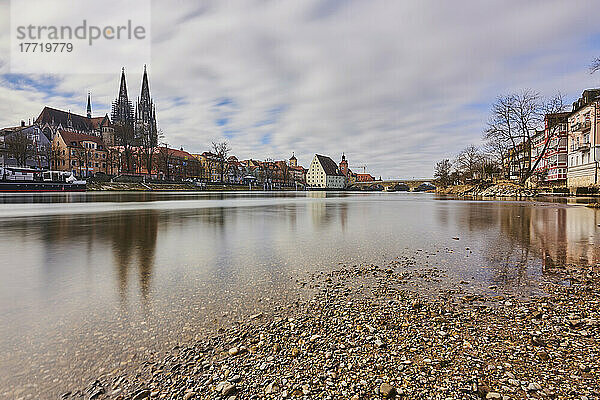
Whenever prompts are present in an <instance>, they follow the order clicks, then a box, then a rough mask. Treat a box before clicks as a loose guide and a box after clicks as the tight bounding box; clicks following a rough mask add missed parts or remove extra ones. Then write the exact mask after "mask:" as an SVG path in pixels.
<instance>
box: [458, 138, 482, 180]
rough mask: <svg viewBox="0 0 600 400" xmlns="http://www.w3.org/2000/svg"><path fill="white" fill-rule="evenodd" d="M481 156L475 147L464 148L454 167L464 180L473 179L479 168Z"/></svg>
mask: <svg viewBox="0 0 600 400" xmlns="http://www.w3.org/2000/svg"><path fill="white" fill-rule="evenodd" d="M482 158H483V155H482V154H481V152H480V151H479V149H478V148H477V147H476V146H475V145H469V146H467V147H465V148H464V149H463V150H462V151H461V152H460V153H458V155H457V156H456V160H455V162H454V165H455V166H456V169H457V170H458V171H459V172H461V174H462V176H463V177H464V179H465V180H467V179H473V178H474V177H475V173H476V172H477V171H478V170H479V168H480V166H481V160H482Z"/></svg>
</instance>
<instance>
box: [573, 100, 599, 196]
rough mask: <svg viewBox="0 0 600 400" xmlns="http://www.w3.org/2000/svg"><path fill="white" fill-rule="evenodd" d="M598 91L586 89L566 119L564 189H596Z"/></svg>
mask: <svg viewBox="0 0 600 400" xmlns="http://www.w3.org/2000/svg"><path fill="white" fill-rule="evenodd" d="M599 114H600V89H588V90H585V91H584V92H583V94H582V95H581V98H579V100H577V101H576V102H575V103H573V112H572V113H571V115H570V116H569V128H568V135H569V144H568V161H569V165H568V170H567V186H569V188H572V189H575V188H584V187H590V186H597V185H598V183H599V182H598V179H599V176H598V173H599V168H598V163H599V161H600V138H599V137H598V136H599V135H598V133H597V130H598V128H599V125H600V120H599V118H598V116H599Z"/></svg>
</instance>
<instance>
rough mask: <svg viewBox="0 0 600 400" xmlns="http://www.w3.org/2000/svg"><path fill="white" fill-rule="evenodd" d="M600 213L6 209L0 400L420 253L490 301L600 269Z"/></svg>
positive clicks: (326, 198)
mask: <svg viewBox="0 0 600 400" xmlns="http://www.w3.org/2000/svg"><path fill="white" fill-rule="evenodd" d="M599 224H600V211H599V210H592V209H588V208H586V207H583V206H582V205H580V204H569V203H567V202H566V200H563V201H555V202H540V201H490V200H485V201H476V200H452V199H444V198H437V197H436V196H434V195H432V194H424V193H349V192H341V193H333V192H328V193H325V192H243V193H242V192H238V193H224V192H219V193H208V192H204V193H182V192H176V193H175V192H172V193H156V192H154V193H109V192H103V193H70V194H35V195H33V194H32V195H27V194H19V195H3V196H2V197H0V259H1V260H2V262H1V263H0V276H1V279H0V366H1V367H0V397H2V398H4V397H6V398H20V397H21V398H34V397H38V396H39V397H41V398H44V397H45V396H46V395H48V397H50V398H55V397H56V395H57V394H59V393H61V391H65V390H66V389H67V388H70V387H72V386H73V385H84V384H85V382H87V381H89V380H90V379H92V378H93V377H94V376H95V375H96V374H99V373H102V372H105V371H109V370H111V369H114V368H117V367H124V366H125V367H126V366H127V364H128V363H135V359H136V356H137V354H138V353H139V352H140V351H149V350H152V351H154V350H156V351H160V350H161V349H164V348H166V347H168V346H172V345H175V344H177V343H181V342H185V341H188V340H195V339H198V338H199V337H201V335H203V334H210V332H211V329H212V330H214V329H216V328H218V327H219V326H223V325H226V324H228V323H231V322H233V321H235V320H237V319H240V318H244V316H247V315H249V314H251V313H253V312H258V311H260V310H268V309H269V307H278V306H279V304H281V301H282V299H291V300H292V301H293V298H294V296H302V295H303V292H302V291H301V290H299V289H298V285H297V284H296V280H297V279H301V277H302V276H305V275H306V274H310V273H313V272H315V271H322V270H327V269H328V268H331V267H332V266H335V265H338V264H339V263H347V264H357V263H379V262H382V263H383V262H386V260H391V259H393V258H396V257H410V258H412V259H414V261H415V263H416V264H418V265H427V266H431V267H438V268H441V269H443V270H444V271H446V274H445V275H444V281H445V282H447V283H449V284H452V283H453V282H468V283H469V284H470V285H472V286H473V287H475V288H479V289H480V290H483V291H485V290H490V289H489V288H490V287H491V288H494V290H498V291H510V292H519V293H522V294H523V295H527V294H529V293H532V292H535V291H536V285H537V284H538V283H539V282H540V281H541V280H543V279H544V276H545V274H546V271H547V270H548V268H549V267H552V266H554V265H560V264H565V263H570V264H582V265H589V264H595V263H598V262H599V261H600V246H599V245H600V225H599Z"/></svg>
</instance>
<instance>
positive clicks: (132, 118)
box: [34, 65, 158, 147]
mask: <svg viewBox="0 0 600 400" xmlns="http://www.w3.org/2000/svg"><path fill="white" fill-rule="evenodd" d="M34 124H35V125H36V126H37V127H38V128H39V129H40V130H41V131H42V133H44V135H45V136H46V137H47V139H48V140H49V141H52V140H53V139H54V136H56V134H57V132H58V131H59V130H66V131H70V132H77V133H84V134H87V135H92V136H98V137H100V138H102V140H103V141H104V143H105V144H106V145H107V146H115V145H121V144H122V138H121V137H120V136H119V135H120V133H119V129H118V127H119V126H121V127H127V128H130V129H131V130H132V132H133V137H134V143H131V144H132V145H135V146H147V147H154V146H157V145H158V129H157V124H156V108H155V106H154V100H152V97H151V96H150V85H149V83H148V72H147V71H146V66H145V65H144V74H143V76H142V90H141V93H140V96H139V97H138V100H137V103H136V106H135V110H134V108H133V105H132V103H131V101H130V100H129V95H128V93H127V82H126V80H125V68H123V69H122V71H121V84H120V86H119V95H118V97H117V98H116V99H115V101H114V102H113V103H112V113H111V116H110V118H109V116H108V114H106V115H105V116H103V117H92V100H91V94H90V93H88V96H87V107H86V115H85V116H84V115H79V114H75V113H72V112H71V110H68V111H63V110H58V109H55V108H51V107H44V109H43V110H42V112H41V113H40V115H39V116H38V117H37V118H35V119H34ZM115 128H117V132H115Z"/></svg>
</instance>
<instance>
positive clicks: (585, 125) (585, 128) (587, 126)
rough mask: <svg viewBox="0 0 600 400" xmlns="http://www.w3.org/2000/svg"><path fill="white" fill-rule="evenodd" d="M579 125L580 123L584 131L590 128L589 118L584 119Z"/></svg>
mask: <svg viewBox="0 0 600 400" xmlns="http://www.w3.org/2000/svg"><path fill="white" fill-rule="evenodd" d="M580 125H581V127H580V129H581V131H584V132H585V131H588V130H589V129H590V127H591V126H592V124H591V122H590V120H586V121H584V122H582V123H581V124H580Z"/></svg>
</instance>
